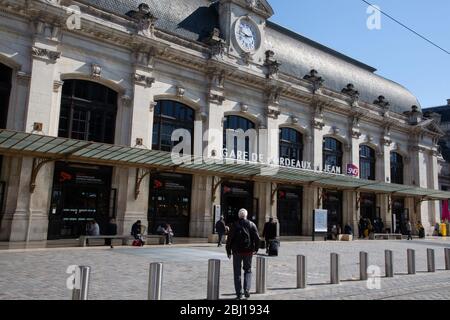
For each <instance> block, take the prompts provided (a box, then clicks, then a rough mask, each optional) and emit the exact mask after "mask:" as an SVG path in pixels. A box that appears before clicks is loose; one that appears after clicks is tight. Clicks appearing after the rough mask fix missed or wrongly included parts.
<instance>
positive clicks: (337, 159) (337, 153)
mask: <svg viewBox="0 0 450 320" xmlns="http://www.w3.org/2000/svg"><path fill="white" fill-rule="evenodd" d="M326 166H334V167H342V143H341V142H340V141H338V140H336V139H334V138H329V137H328V138H325V139H323V167H324V168H325V167H326Z"/></svg>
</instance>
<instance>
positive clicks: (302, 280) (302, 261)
mask: <svg viewBox="0 0 450 320" xmlns="http://www.w3.org/2000/svg"><path fill="white" fill-rule="evenodd" d="M305 288H306V257H305V256H297V289H305Z"/></svg>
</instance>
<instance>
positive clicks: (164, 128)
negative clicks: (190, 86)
mask: <svg viewBox="0 0 450 320" xmlns="http://www.w3.org/2000/svg"><path fill="white" fill-rule="evenodd" d="M194 118H195V111H194V110H193V109H192V108H190V107H188V106H186V105H184V104H182V103H180V102H176V101H171V100H160V101H158V102H157V104H156V107H155V112H154V118H153V147H152V149H153V150H161V151H167V152H171V151H172V148H173V147H174V146H175V145H177V144H178V143H179V142H180V141H182V140H181V139H180V140H179V141H172V133H173V132H174V131H175V130H177V129H186V130H187V131H189V133H190V134H191V142H193V139H194ZM191 147H193V144H192V143H191ZM191 151H192V150H191Z"/></svg>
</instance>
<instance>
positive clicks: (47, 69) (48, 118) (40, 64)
mask: <svg viewBox="0 0 450 320" xmlns="http://www.w3.org/2000/svg"><path fill="white" fill-rule="evenodd" d="M32 27H33V28H34V30H33V31H34V32H35V34H34V38H33V43H32V46H31V48H30V49H31V55H32V63H31V80H30V87H29V95H28V105H27V108H26V112H25V117H24V128H23V129H24V131H25V132H33V133H38V134H39V133H40V134H46V135H50V136H57V134H58V127H57V126H55V123H57V122H58V116H59V101H57V99H55V95H57V96H58V90H55V73H56V69H57V61H58V59H59V58H60V56H61V53H60V52H58V51H57V45H58V43H59V36H60V27H58V26H56V25H52V24H48V23H45V22H42V21H35V22H33V24H32ZM22 84H23V83H22ZM22 89H23V88H22ZM22 92H23V90H22ZM20 164H21V167H20V168H16V169H18V171H15V172H14V173H12V174H14V175H15V177H16V178H17V179H18V181H17V184H14V186H15V187H17V189H16V190H17V192H18V194H20V197H18V198H17V202H15V204H14V205H11V206H9V208H8V209H7V210H8V211H9V213H7V216H8V218H6V217H5V218H6V219H7V220H8V219H11V220H10V221H11V223H10V228H9V227H8V228H7V229H9V230H10V232H9V240H10V241H33V240H46V239H47V229H48V210H49V203H50V197H51V188H52V184H53V169H54V164H53V163H49V164H45V165H44V166H43V167H42V168H41V170H40V171H39V173H38V175H37V177H36V181H35V182H36V187H35V188H34V189H31V188H30V180H31V175H32V174H31V172H32V168H33V159H32V158H23V159H22V161H21V162H20ZM13 166H14V165H13ZM10 191H12V190H11V188H9V192H10ZM13 208H14V209H13ZM13 210H14V212H12V211H13ZM11 214H12V216H11ZM8 224H9V222H7V223H6V225H8Z"/></svg>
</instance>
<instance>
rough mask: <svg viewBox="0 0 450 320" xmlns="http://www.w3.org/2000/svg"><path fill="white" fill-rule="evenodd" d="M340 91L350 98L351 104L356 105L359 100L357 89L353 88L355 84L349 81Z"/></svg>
mask: <svg viewBox="0 0 450 320" xmlns="http://www.w3.org/2000/svg"><path fill="white" fill-rule="evenodd" d="M341 92H342V93H343V94H345V95H347V96H349V97H350V98H351V100H352V106H356V103H357V102H358V101H359V91H357V90H355V86H354V85H353V84H352V83H349V84H348V85H347V87H345V88H344V89H342V91H341Z"/></svg>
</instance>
